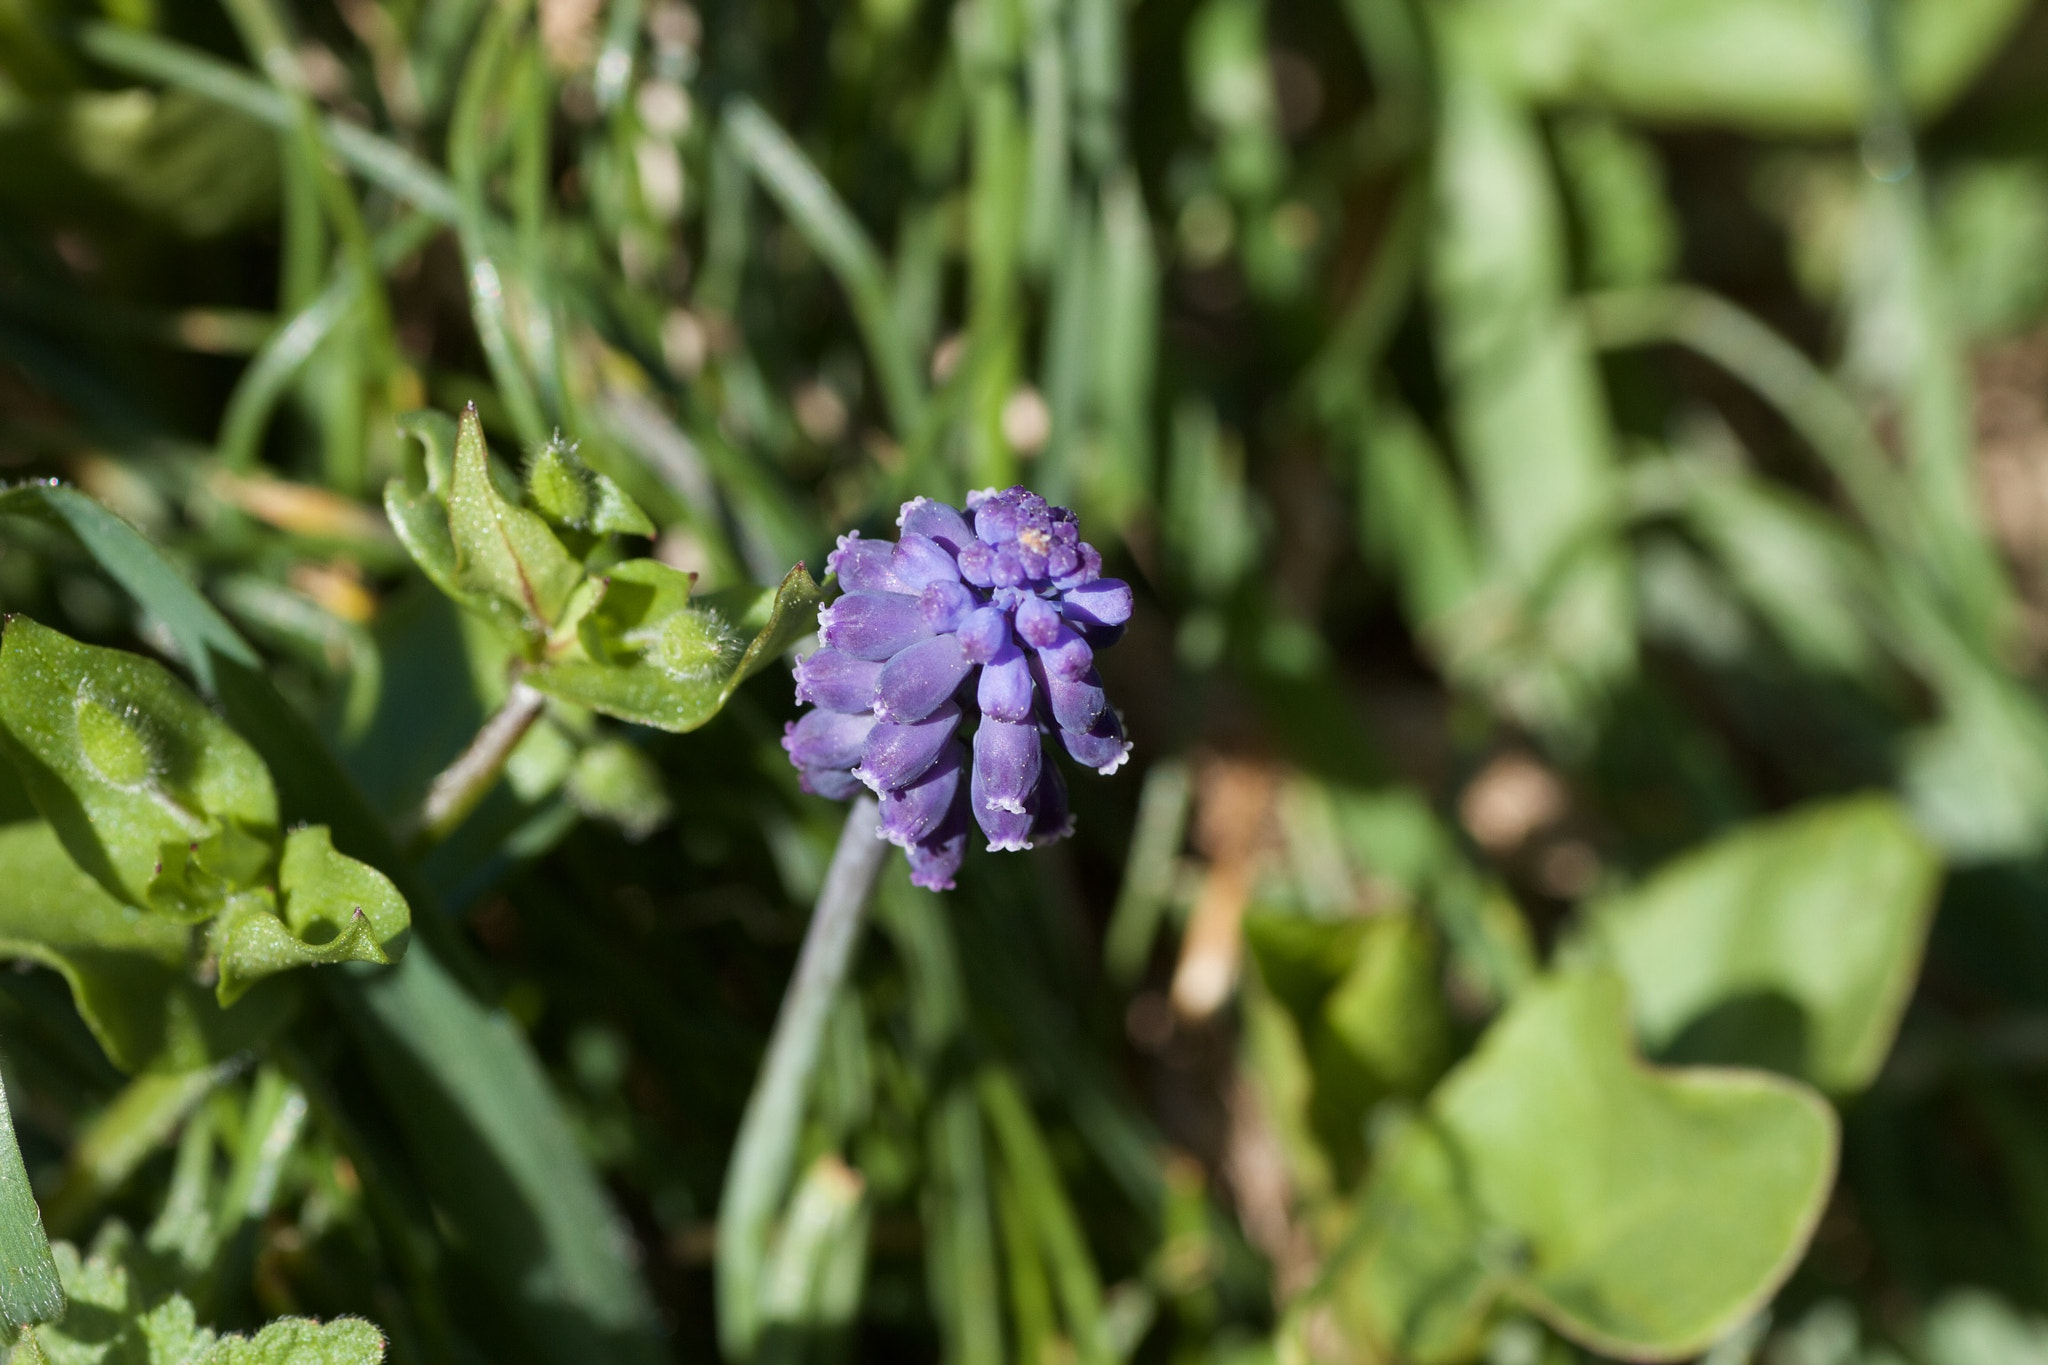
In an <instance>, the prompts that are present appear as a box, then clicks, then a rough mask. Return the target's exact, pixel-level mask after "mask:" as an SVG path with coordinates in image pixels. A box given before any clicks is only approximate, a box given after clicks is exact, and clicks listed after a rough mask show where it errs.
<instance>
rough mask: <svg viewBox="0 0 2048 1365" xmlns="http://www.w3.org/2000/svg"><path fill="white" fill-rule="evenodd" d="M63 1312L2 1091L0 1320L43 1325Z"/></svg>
mask: <svg viewBox="0 0 2048 1365" xmlns="http://www.w3.org/2000/svg"><path fill="white" fill-rule="evenodd" d="M63 1311H64V1287H63V1286H62V1285H61V1284H59V1283H58V1282H57V1263H56V1262H55V1261H53V1260H52V1259H50V1239H49V1238H48V1237H47V1236H45V1235H44V1233H43V1214H42V1210H40V1209H38V1208H37V1207H36V1197H35V1192H34V1191H33V1190H32V1189H31V1188H30V1186H29V1183H28V1171H27V1169H26V1168H25V1167H24V1166H23V1165H22V1164H21V1145H20V1144H19V1143H18V1142H16V1141H15V1139H14V1114H13V1111H12V1110H11V1109H10V1108H9V1107H8V1104H7V1092H6V1090H5V1089H4V1088H0V1317H4V1318H5V1319H6V1320H7V1322H8V1325H9V1326H12V1327H26V1326H27V1325H29V1324H30V1323H33V1322H47V1321H48V1320H49V1319H51V1318H54V1317H56V1316H58V1315H59V1314H61V1313H62V1312H63Z"/></svg>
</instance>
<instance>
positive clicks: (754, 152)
mask: <svg viewBox="0 0 2048 1365" xmlns="http://www.w3.org/2000/svg"><path fill="white" fill-rule="evenodd" d="M725 132H726V136H727V137H728V138H730V139H731V140H732V145H733V146H734V147H736V148H737V149H738V150H739V152H740V154H741V155H742V156H744V157H745V158H746V161H747V164H748V165H750V166H751V167H752V168H753V171H754V174H755V175H756V176H758V177H760V180H761V183H762V185H764V186H765V187H766V188H767V190H768V193H769V194H771V195H773V196H774V197H775V201H776V202H777V203H778V204H780V205H781V206H782V211H783V212H784V213H786V214H788V215H789V218H790V221H791V222H792V223H794V224H795V225H796V228H797V231H799V232H801V233H802V234H803V235H804V238H805V240H806V241H808V242H809V243H810V244H811V249H812V250H814V251H816V252H817V253H818V255H819V256H820V257H821V258H822V259H823V260H824V262H825V264H826V265H827V266H829V267H830V268H831V271H832V273H833V275H834V276H836V277H837V278H838V280H839V286H840V288H842V289H844V290H845V291H846V294H847V298H848V300H849V301H850V302H851V303H852V305H853V312H854V317H855V319H856V320H857V321H858V322H859V323H860V329H861V334H862V336H863V338H864V339H865V340H866V341H867V345H868V356H869V360H870V361H871V362H872V363H873V365H874V367H875V374H876V377H877V378H878V379H879V380H880V382H881V386H882V394H883V397H884V399H885V401H886V404H887V406H888V409H889V420H890V421H891V422H892V423H894V424H895V427H896V432H897V434H898V435H899V436H901V437H905V438H907V437H909V436H910V435H911V434H912V433H914V432H915V431H916V430H917V428H918V423H919V421H920V419H921V418H922V416H923V412H924V401H925V397H924V384H923V381H922V380H921V379H920V378H919V376H918V366H917V357H916V356H914V355H913V354H912V353H911V350H910V347H909V346H908V345H907V344H906V342H905V341H904V337H903V333H902V331H901V329H900V328H899V327H898V325H897V320H896V311H895V308H894V307H893V305H892V301H891V297H890V292H889V277H888V273H887V272H886V271H885V270H884V269H883V268H882V258H881V255H880V253H879V252H877V251H876V250H875V246H874V243H873V242H871V241H869V240H868V235H867V233H866V231H864V230H863V229H862V228H861V226H860V224H859V223H858V222H856V221H855V220H854V217H853V214H852V212H851V211H850V210H849V209H848V208H847V207H846V205H845V203H844V202H843V201H842V200H841V199H840V198H839V196H838V194H837V193H835V192H834V191H833V189H832V186H831V185H830V184H828V183H827V182H826V180H825V177H824V176H823V175H821V174H819V172H818V168H817V167H816V166H814V165H812V164H811V161H810V158H809V157H806V156H805V155H804V154H803V152H802V151H801V150H800V149H799V148H798V147H797V145H796V143H794V142H792V141H791V140H790V138H789V134H787V133H785V132H783V131H782V129H781V128H780V127H779V126H778V125H777V124H776V122H775V120H773V119H771V118H769V117H768V115H767V114H766V113H764V112H762V110H761V108H760V106H759V105H756V104H755V103H754V102H753V101H751V100H745V99H742V100H740V101H738V102H736V103H735V104H734V105H732V106H731V107H730V108H729V109H728V110H727V111H726V115H725Z"/></svg>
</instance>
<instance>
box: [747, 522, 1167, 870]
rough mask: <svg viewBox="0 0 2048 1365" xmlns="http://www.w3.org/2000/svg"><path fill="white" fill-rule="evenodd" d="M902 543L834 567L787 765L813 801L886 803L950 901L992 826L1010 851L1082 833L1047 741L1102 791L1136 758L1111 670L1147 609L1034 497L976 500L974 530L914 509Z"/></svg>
mask: <svg viewBox="0 0 2048 1365" xmlns="http://www.w3.org/2000/svg"><path fill="white" fill-rule="evenodd" d="M896 525H897V527H898V529H899V530H900V532H901V534H900V536H899V537H898V538H897V540H896V541H894V542H893V543H892V542H890V541H884V540H867V539H863V538H862V537H861V536H860V534H859V533H858V532H854V533H850V534H848V535H846V536H842V537H841V538H840V541H839V547H838V549H837V550H835V551H834V552H833V553H832V554H831V555H830V556H828V558H827V560H826V567H827V568H828V569H830V570H831V571H832V572H833V573H834V574H836V575H837V576H838V581H839V586H840V587H841V589H842V590H843V595H842V596H841V597H840V598H839V599H838V600H837V601H835V602H833V603H832V604H831V605H830V606H828V607H825V608H824V609H822V610H821V611H820V612H819V613H818V626H819V637H820V639H821V640H822V641H823V643H824V648H822V649H820V650H818V651H816V652H815V653H813V654H811V655H810V656H809V657H808V658H806V659H804V660H803V661H802V662H800V663H799V664H798V665H797V669H796V691H797V700H798V701H799V702H804V703H807V704H809V705H811V706H814V707H816V708H818V709H816V710H814V711H811V712H809V713H808V714H806V715H805V716H804V717H803V718H802V719H801V720H799V721H797V722H795V723H794V724H792V725H791V726H790V727H789V728H788V730H787V732H786V734H785V736H784V739H783V747H785V748H786V749H788V750H789V755H790V761H791V762H792V763H794V764H795V765H796V766H797V768H798V769H799V771H800V773H801V779H800V783H801V785H802V787H803V789H804V790H805V791H809V792H815V793H817V794H819V795H822V796H831V797H839V798H844V797H847V796H851V795H853V794H854V793H856V792H858V791H859V790H861V788H862V785H863V784H865V785H866V787H867V788H869V789H871V790H873V791H874V792H875V793H876V794H877V795H878V796H880V798H881V802H882V816H881V833H882V837H883V838H885V839H888V840H890V841H891V842H893V843H896V844H900V845H902V846H903V848H904V850H905V852H906V854H907V855H908V857H909V859H910V867H911V880H912V881H913V882H914V883H916V884H917V885H918V886H922V887H927V888H929V889H931V890H935V891H943V890H946V889H948V888H950V887H951V886H952V885H953V878H954V876H955V874H956V873H958V871H959V870H960V866H961V862H962V860H963V859H964V858H965V856H966V849H967V834H968V831H969V830H970V829H972V828H973V827H974V826H976V825H979V826H980V828H981V831H982V833H983V834H984V835H985V836H986V837H987V839H988V844H989V847H990V848H991V849H995V850H998V851H1007V850H1013V849H1025V848H1031V847H1033V846H1035V845H1037V844H1043V843H1050V842H1052V841H1053V840H1055V839H1061V838H1064V837H1066V836H1067V835H1068V834H1069V833H1071V832H1072V830H1073V817H1072V815H1071V814H1070V808H1069V806H1068V802H1067V787H1066V780H1065V779H1064V778H1063V777H1062V776H1061V775H1060V772H1059V770H1058V768H1057V766H1056V765H1055V764H1054V763H1053V762H1052V761H1051V760H1049V759H1048V758H1047V757H1046V754H1045V742H1046V741H1047V740H1048V739H1053V740H1057V741H1058V744H1059V747H1060V748H1062V749H1064V750H1065V751H1066V752H1067V754H1068V755H1069V756H1070V757H1071V758H1072V759H1073V760H1074V761H1075V762H1077V763H1079V764H1081V765H1082V766H1084V767H1088V768H1093V769H1095V770H1096V771H1098V772H1102V773H1108V772H1113V771H1114V770H1115V769H1116V768H1117V767H1119V766H1121V765H1122V764H1123V762H1124V761H1125V759H1126V758H1127V756H1128V755H1129V752H1130V747H1131V746H1130V743H1129V741H1127V740H1126V739H1125V738H1124V733H1123V723H1122V721H1121V719H1120V718H1119V717H1118V715H1117V713H1116V712H1115V711H1114V710H1113V709H1112V708H1111V707H1110V705H1109V699H1108V697H1107V695H1106V694H1105V693H1104V691H1103V687H1102V678H1101V675H1100V674H1099V673H1097V671H1096V669H1095V655H1096V653H1097V652H1098V651H1100V650H1103V649H1106V648H1108V647H1109V646H1110V645H1112V644H1114V643H1115V642H1116V640H1117V639H1118V637H1120V636H1121V635H1122V634H1123V630H1124V626H1125V624H1126V623H1127V622H1129V620H1130V618H1131V613H1132V609H1133V603H1132V597H1131V589H1130V586H1129V585H1128V584H1126V583H1123V582H1121V581H1119V580H1117V579H1114V578H1104V577H1102V556H1101V555H1099V554H1097V553H1096V551H1095V549H1094V547H1093V546H1091V545H1089V544H1087V543H1086V542H1084V541H1083V540H1082V539H1081V536H1080V526H1079V523H1078V522H1077V521H1076V520H1075V518H1074V514H1073V513H1072V512H1070V511H1068V510H1067V509H1066V508H1064V507H1054V506H1052V505H1050V504H1049V503H1047V502H1046V500H1045V499H1044V498H1041V497H1039V496H1038V495H1037V494H1036V493H1032V492H1030V491H1029V490H1027V489H1024V488H1009V489H1003V490H1000V491H998V490H996V489H984V490H982V491H980V492H976V493H971V494H969V495H968V498H967V509H966V511H965V512H964V513H963V512H962V511H961V510H960V509H958V508H955V507H949V506H947V505H946V504H945V503H942V502H934V501H933V500H931V499H930V498H913V499H911V501H909V502H907V503H905V504H904V505H903V509H902V512H901V515H899V516H898V517H897V520H896Z"/></svg>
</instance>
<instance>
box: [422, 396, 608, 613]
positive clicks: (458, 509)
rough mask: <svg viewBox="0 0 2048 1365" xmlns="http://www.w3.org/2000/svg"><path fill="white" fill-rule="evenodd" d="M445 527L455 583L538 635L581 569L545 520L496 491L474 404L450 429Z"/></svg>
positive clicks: (563, 604)
mask: <svg viewBox="0 0 2048 1365" xmlns="http://www.w3.org/2000/svg"><path fill="white" fill-rule="evenodd" d="M448 532H449V535H450V537H451V539H452V540H453V542H454V547H455V566H456V568H455V577H456V581H457V582H459V583H460V584H462V586H463V587H464V588H465V589H466V590H468V591H469V592H472V593H481V594H485V595H488V596H490V597H493V598H496V599H497V600H498V601H500V602H503V603H505V604H507V605H508V606H510V607H511V608H512V609H513V610H514V611H515V612H517V613H518V614H519V616H520V618H521V622H522V625H523V627H524V629H525V631H526V633H527V634H528V635H543V634H545V633H546V632H547V631H548V629H549V628H551V627H552V626H553V625H554V624H555V622H556V621H557V620H559V619H560V618H561V615H562V609H563V608H564V607H566V606H567V605H568V603H569V594H570V593H572V592H574V591H575V590H576V585H577V584H578V583H581V582H582V581H583V566H582V565H581V564H580V563H578V562H577V561H576V559H575V557H574V556H573V555H571V554H570V553H569V551H568V550H567V549H565V548H564V547H563V545H562V542H561V541H560V540H559V539H557V538H556V536H555V533H554V531H553V530H552V529H551V528H550V527H549V526H548V524H547V522H546V521H544V520H543V519H542V518H541V517H540V516H539V514H537V513H535V512H532V511H530V510H528V509H527V508H524V507H521V506H520V505H519V504H518V503H516V502H514V501H512V499H511V498H509V497H507V496H506V495H505V493H504V492H502V491H501V490H500V489H499V488H498V485H497V483H496V481H495V480H494V479H493V477H492V474H491V465H490V451H489V450H488V448H487V447H486V446H485V445H484V429H483V423H482V422H480V421H479V420H478V419H477V415H476V408H475V406H474V405H471V406H470V407H467V408H465V409H464V410H463V413H462V422H461V426H460V427H459V428H458V431H457V434H456V439H455V467H454V471H453V474H452V476H451V478H450V479H449V483H448Z"/></svg>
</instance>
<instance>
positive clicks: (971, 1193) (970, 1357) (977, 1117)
mask: <svg viewBox="0 0 2048 1365" xmlns="http://www.w3.org/2000/svg"><path fill="white" fill-rule="evenodd" d="M875 918H876V921H877V923H879V924H880V925H881V926H882V928H883V929H884V930H886V931H887V932H888V934H889V936H890V938H891V940H892V941H893V942H894V944H895V947H896V952H897V955H898V956H899V957H900V958H901V959H902V961H903V964H904V971H905V974H906V975H907V976H908V978H909V981H910V1013H911V1021H912V1029H913V1036H914V1039H915V1043H916V1055H917V1057H918V1059H919V1061H920V1062H921V1064H922V1065H923V1067H924V1068H925V1070H926V1071H927V1072H928V1073H930V1074H932V1075H934V1076H935V1077H936V1078H937V1080H938V1084H939V1087H940V1088H939V1093H938V1096H937V1098H936V1099H935V1100H934V1101H933V1103H932V1106H931V1111H930V1116H929V1117H928V1119H927V1120H926V1124H925V1142H926V1148H927V1152H928V1157H927V1159H928V1160H929V1161H930V1163H931V1179H930V1180H929V1181H927V1182H926V1185H925V1190H924V1210H925V1218H926V1221H927V1223H928V1225H929V1226H930V1228H931V1237H932V1252H931V1255H930V1256H929V1257H927V1259H926V1273H927V1277H928V1279H929V1281H930V1293H931V1298H932V1307H933V1315H934V1316H935V1317H937V1318H938V1320H939V1322H940V1324H941V1326H942V1329H943V1331H944V1332H945V1335H946V1343H947V1350H946V1356H945V1358H946V1360H948V1361H949V1362H951V1365H999V1363H1000V1362H1001V1361H1002V1359H1003V1327H1002V1318H1001V1314H1000V1312H999V1311H998V1308H997V1299H998V1294H999V1288H998V1275H997V1271H996V1250H995V1232H994V1229H993V1228H992V1227H991V1225H990V1190H989V1184H990V1182H989V1175H988V1160H987V1154H986V1150H985V1144H984V1142H983V1137H982V1125H981V1112H980V1108H979V1106H978V1105H977V1104H976V1102H975V1097H974V1090H973V1087H972V1084H971V1082H970V1080H969V1079H968V1077H967V1076H966V1074H965V1072H964V1069H963V1066H962V1059H963V1054H964V1052H965V1051H966V1049H967V1047H968V1044H969V1038H968V1027H969V1026H968V1018H967V995H966V984H965V982H964V981H963V980H962V978H961V974H960V959H959V948H958V946H957V945H956V944H955V943H954V940H953V928H952V924H951V922H950V921H949V920H948V918H947V915H946V904H945V902H944V901H943V900H942V899H940V898H939V897H937V896H933V895H929V894H927V893H925V892H923V891H920V890H918V889H917V888H915V887H913V886H911V885H910V881H909V877H908V875H907V873H906V872H904V871H903V870H901V869H898V871H897V873H896V875H893V876H891V877H890V878H889V879H888V880H887V881H886V882H885V883H884V884H883V887H882V891H881V894H880V895H879V896H878V897H877V900H876V905H875Z"/></svg>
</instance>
